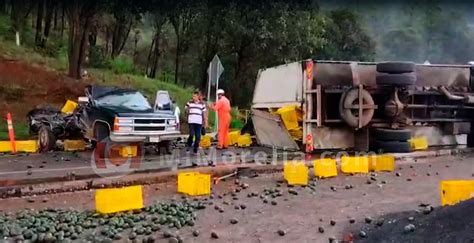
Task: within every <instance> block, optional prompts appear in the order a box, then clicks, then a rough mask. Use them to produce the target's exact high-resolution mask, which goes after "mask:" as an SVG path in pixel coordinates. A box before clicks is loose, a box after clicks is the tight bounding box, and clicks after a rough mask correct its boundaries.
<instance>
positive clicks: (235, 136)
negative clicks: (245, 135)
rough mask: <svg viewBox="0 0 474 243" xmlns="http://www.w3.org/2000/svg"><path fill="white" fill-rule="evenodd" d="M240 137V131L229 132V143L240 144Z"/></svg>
mask: <svg viewBox="0 0 474 243" xmlns="http://www.w3.org/2000/svg"><path fill="white" fill-rule="evenodd" d="M239 137H240V131H233V132H229V144H230V145H235V146H236V145H238V140H239Z"/></svg>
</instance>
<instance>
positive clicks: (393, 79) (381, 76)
mask: <svg viewBox="0 0 474 243" xmlns="http://www.w3.org/2000/svg"><path fill="white" fill-rule="evenodd" d="M375 80H376V82H377V85H390V86H409V85H414V84H415V82H416V74H415V73H399V74H394V73H377V75H376V77H375Z"/></svg>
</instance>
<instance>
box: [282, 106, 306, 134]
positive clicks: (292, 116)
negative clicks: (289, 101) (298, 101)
mask: <svg viewBox="0 0 474 243" xmlns="http://www.w3.org/2000/svg"><path fill="white" fill-rule="evenodd" d="M276 113H277V114H279V115H280V117H281V120H282V121H283V124H284V125H285V127H286V129H287V130H288V132H289V133H290V135H291V137H292V138H293V139H294V140H297V141H301V140H302V139H303V129H302V127H301V126H300V125H299V122H301V121H302V120H303V112H302V110H301V109H300V107H298V106H285V107H282V108H280V109H278V110H277V112H276Z"/></svg>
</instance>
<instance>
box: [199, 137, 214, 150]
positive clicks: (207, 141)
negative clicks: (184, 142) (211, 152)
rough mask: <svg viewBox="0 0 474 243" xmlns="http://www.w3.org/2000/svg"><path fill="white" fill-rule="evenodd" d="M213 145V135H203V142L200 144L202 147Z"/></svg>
mask: <svg viewBox="0 0 474 243" xmlns="http://www.w3.org/2000/svg"><path fill="white" fill-rule="evenodd" d="M211 145H212V137H211V136H210V135H204V136H202V137H201V142H200V143H199V146H200V147H201V148H209V147H211Z"/></svg>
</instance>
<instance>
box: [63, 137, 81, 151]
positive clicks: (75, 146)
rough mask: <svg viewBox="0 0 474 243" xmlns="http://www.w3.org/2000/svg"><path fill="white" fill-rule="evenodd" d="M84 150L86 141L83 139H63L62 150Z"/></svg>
mask: <svg viewBox="0 0 474 243" xmlns="http://www.w3.org/2000/svg"><path fill="white" fill-rule="evenodd" d="M83 150H86V143H85V142H84V140H69V139H66V140H64V151H69V152H72V151H83Z"/></svg>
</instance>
